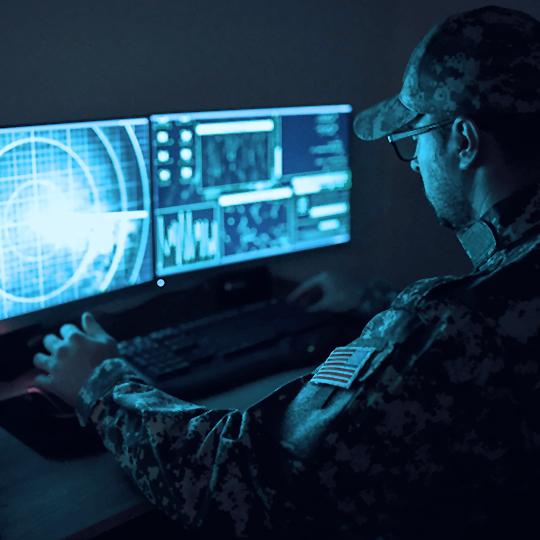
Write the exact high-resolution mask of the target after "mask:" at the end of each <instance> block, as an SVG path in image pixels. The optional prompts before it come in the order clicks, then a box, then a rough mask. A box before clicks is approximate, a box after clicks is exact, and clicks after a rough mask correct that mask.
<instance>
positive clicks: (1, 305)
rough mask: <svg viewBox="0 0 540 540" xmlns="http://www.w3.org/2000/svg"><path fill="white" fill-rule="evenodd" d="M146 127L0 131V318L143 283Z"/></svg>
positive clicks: (147, 218) (140, 122)
mask: <svg viewBox="0 0 540 540" xmlns="http://www.w3.org/2000/svg"><path fill="white" fill-rule="evenodd" d="M150 223H151V215H150V181H149V169H148V121H147V120H146V119H132V120H121V121H105V122H84V123H76V124H57V125H50V126H36V127H21V128H10V129H1V130H0V236H1V245H0V318H1V319H4V318H8V317H13V316H16V315H21V314H24V313H29V312H32V311H35V310H38V309H43V308H45V307H50V306H54V305H57V304H61V303H65V302H69V301H72V300H76V299H79V298H85V297H88V296H91V295H94V294H98V293H102V292H106V291H111V290H115V289H119V288H122V287H126V286H128V285H134V284H137V283H141V282H145V281H150V280H151V279H152V259H151V257H152V246H151V234H150V230H151V226H150Z"/></svg>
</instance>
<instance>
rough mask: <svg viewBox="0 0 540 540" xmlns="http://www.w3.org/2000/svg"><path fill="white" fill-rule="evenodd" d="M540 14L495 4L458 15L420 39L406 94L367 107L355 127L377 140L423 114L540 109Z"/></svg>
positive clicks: (403, 90)
mask: <svg viewBox="0 0 540 540" xmlns="http://www.w3.org/2000/svg"><path fill="white" fill-rule="evenodd" d="M539 81H540V22H538V21H537V20H536V19H534V18H533V17H531V16H529V15H527V14H525V13H523V12H520V11H516V10H512V9H506V8H501V7H495V6H488V7H484V8H480V9H476V10H473V11H467V12H464V13H459V14H457V15H454V16H451V17H449V18H448V19H446V20H445V21H444V22H442V23H441V24H439V25H437V26H435V27H434V28H433V29H432V30H431V31H430V32H429V33H428V34H427V35H426V36H424V38H423V39H422V40H421V41H420V43H419V44H418V45H417V46H416V48H415V49H414V51H413V53H412V54H411V57H410V59H409V63H408V65H407V68H406V70H405V74H404V76H403V86H402V88H401V91H400V93H399V96H398V97H396V98H392V99H390V100H386V101H383V102H381V103H379V104H378V105H376V106H374V107H371V108H369V109H367V110H366V111H363V112H361V113H360V114H359V115H358V116H357V117H356V119H355V131H356V133H357V135H358V136H359V137H360V138H362V139H365V140H373V139H378V138H380V137H383V136H384V135H388V134H389V133H392V132H395V131H398V130H400V129H401V128H403V127H404V126H405V125H406V124H407V123H408V122H410V121H411V120H412V119H413V118H414V117H415V116H417V115H418V114H436V115H437V116H438V117H439V118H448V117H450V116H452V115H453V114H456V113H462V114H467V113H469V114H475V113H480V112H481V113H490V112H491V113H498V114H510V115H513V114H531V113H539V112H540V84H539Z"/></svg>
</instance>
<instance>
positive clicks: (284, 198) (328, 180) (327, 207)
mask: <svg viewBox="0 0 540 540" xmlns="http://www.w3.org/2000/svg"><path fill="white" fill-rule="evenodd" d="M350 113H351V107H350V106H349V105H328V106H315V107H287V108H278V109H253V110H239V111H218V112H200V113H178V114H164V115H154V116H152V117H151V118H150V121H151V148H152V158H153V159H152V161H153V176H154V187H153V195H154V224H155V227H154V230H155V243H154V245H155V250H156V252H155V264H156V274H157V276H161V277H163V276H167V275H171V274H177V273H181V272H187V271H192V270H195V269H199V268H206V267H211V266H217V265H223V264H229V263H234V262H241V261H245V260H249V259H255V258H260V257H268V256H273V255H281V254H285V253H290V252H294V251H300V250H305V249H312V248H316V247H322V246H327V245H333V244H339V243H344V242H347V241H349V239H350V212H349V201H350V197H349V195H350V188H351V171H350V165H349V123H350Z"/></svg>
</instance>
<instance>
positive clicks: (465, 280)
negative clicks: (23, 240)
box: [35, 7, 540, 539]
mask: <svg viewBox="0 0 540 540" xmlns="http://www.w3.org/2000/svg"><path fill="white" fill-rule="evenodd" d="M539 74H540V23H539V22H538V21H536V20H535V19H533V18H531V17H529V16H527V15H525V14H523V13H520V12H516V11H513V10H508V9H502V8H497V7H487V8H483V9H479V10H474V11H471V12H466V13H462V14H458V15H456V16H454V17H450V18H449V19H447V20H446V21H445V22H443V23H442V24H441V25H439V26H437V27H435V28H434V29H433V30H432V31H431V32H430V33H429V34H428V35H427V36H426V37H425V38H424V39H423V40H422V41H421V42H420V44H419V45H418V46H417V47H416V49H415V51H414V52H413V54H412V56H411V59H410V61H409V64H408V66H407V69H406V71H405V75H404V80H403V87H402V89H401V92H400V94H399V96H396V97H395V98H392V99H390V100H387V101H385V102H382V103H380V104H379V105H376V106H375V107H373V108H371V109H369V110H367V111H365V112H363V113H361V114H360V115H359V116H358V117H357V119H356V122H355V129H356V132H357V134H358V135H359V136H360V137H361V138H364V139H376V138H379V137H383V136H385V135H386V136H389V140H390V141H391V142H392V144H393V145H394V146H395V148H396V150H397V152H398V156H399V157H400V158H401V159H404V160H406V161H409V162H410V163H411V166H412V168H413V169H414V170H415V171H417V172H419V173H420V174H421V176H422V180H423V182H424V187H425V192H426V196H427V198H428V200H429V202H430V203H431V205H432V206H433V208H434V210H435V212H436V214H437V216H438V218H439V220H440V221H441V223H443V224H444V225H446V226H449V227H451V228H453V229H455V230H456V232H457V234H458V237H459V239H460V241H461V242H462V244H463V246H464V248H465V250H466V251H467V253H468V254H469V256H470V258H471V261H472V263H473V266H474V270H473V271H472V272H471V273H470V274H469V275H467V276H464V277H451V276H449V277H442V278H435V279H430V280H422V281H420V282H417V283H414V284H413V285H411V286H410V287H408V288H407V289H406V290H404V291H403V292H402V293H401V294H400V295H399V296H398V297H397V298H396V300H395V301H394V302H393V303H392V306H391V307H390V309H388V310H386V311H384V312H382V313H380V314H379V315H377V316H376V317H374V318H373V319H372V320H371V321H370V322H369V323H368V324H367V326H366V328H365V329H364V331H363V332H362V334H361V336H360V337H359V338H358V339H356V340H355V341H354V342H353V343H352V344H351V345H350V346H349V347H347V348H340V349H338V350H337V351H336V353H335V354H333V355H332V356H331V357H330V358H329V360H327V361H326V362H325V363H324V364H323V365H322V366H320V368H319V369H318V370H317V371H316V372H315V374H309V375H306V376H305V377H303V378H301V379H298V380H296V381H293V382H291V383H289V384H288V385H286V386H284V387H283V388H281V389H279V390H277V391H276V392H275V393H274V394H272V395H270V396H269V397H267V398H266V399H264V400H263V401H262V402H260V403H258V404H256V405H254V406H253V407H251V408H250V409H249V410H247V411H246V412H240V411H220V410H209V409H206V408H205V407H201V406H197V405H193V404H191V403H187V402H184V401H181V400H178V399H175V398H172V397H170V396H168V395H166V394H163V393H161V392H160V391H158V390H156V389H154V388H153V387H151V386H149V385H148V384H146V383H145V381H144V379H143V378H142V377H141V376H140V375H139V374H138V373H137V372H136V371H134V369H133V368H132V367H131V366H130V365H129V364H128V363H126V362H125V361H123V360H122V359H115V358H114V357H115V356H116V354H117V349H116V344H115V341H114V339H112V338H111V337H110V336H108V335H107V334H106V333H105V331H104V330H103V329H102V328H101V327H100V326H99V325H98V324H97V322H96V321H95V320H94V319H93V317H92V316H91V315H90V314H88V313H86V314H84V315H83V318H82V330H80V329H78V328H76V327H75V326H73V325H65V326H63V327H62V328H61V329H60V337H58V336H53V335H49V336H47V337H46V338H45V340H44V345H45V348H46V349H47V351H48V354H38V355H36V357H35V365H36V366H37V367H38V368H41V369H43V370H44V371H45V372H46V374H44V375H42V376H40V377H39V378H38V379H37V382H38V384H39V385H41V386H42V387H43V388H44V389H46V390H49V391H51V392H54V393H55V394H57V395H59V396H60V397H62V398H63V399H64V400H65V401H67V402H68V403H71V404H73V405H74V406H75V407H76V410H77V413H78V415H79V417H80V420H81V422H83V423H93V424H94V425H95V426H96V428H97V430H98V432H99V434H100V435H101V437H102V438H103V440H104V442H105V445H106V446H107V448H108V449H109V450H110V451H111V452H113V453H114V454H115V456H116V457H117V459H118V461H119V462H120V464H121V466H122V467H123V468H124V469H125V470H126V471H127V472H128V473H129V474H130V475H131V476H132V477H133V479H134V481H135V482H136V483H137V485H138V486H139V487H140V489H141V490H142V491H143V493H144V494H145V495H146V496H147V497H148V499H149V500H150V501H151V502H153V503H154V504H155V505H157V506H158V507H159V508H161V509H162V510H163V511H164V512H166V513H167V514H168V515H169V516H171V517H172V518H174V519H177V520H178V521H179V522H180V523H181V524H182V526H184V527H186V528H189V527H192V528H197V527H203V530H205V529H204V527H207V528H208V527H214V529H213V530H215V531H220V532H223V533H226V532H230V533H232V534H235V535H237V536H250V537H252V538H259V537H261V536H262V535H263V534H264V533H267V532H269V533H271V534H273V537H274V538H277V537H278V536H284V535H286V536H291V537H295V538H315V537H324V538H337V537H341V536H347V535H350V536H354V537H355V538H384V539H388V538H415V539H416V538H431V539H433V538H437V539H440V538H452V539H454V538H465V537H467V538H468V537H480V538H485V537H486V535H487V531H490V532H491V533H492V534H493V535H494V536H497V534H501V535H502V534H507V535H510V534H511V535H512V537H523V536H524V535H525V532H526V531H527V529H526V527H527V526H534V527H535V529H534V530H532V531H531V532H532V536H533V537H537V536H538V535H540V524H535V523H534V518H535V516H536V512H537V507H538V498H535V493H536V492H537V490H538V487H539V485H540V482H539V481H540V392H539V390H538V388H540V365H539V362H540V354H539V353H540V280H539V279H538V278H539V275H540V274H539V272H538V271H539V269H540V250H539V248H538V246H539V243H540V183H539V175H540V172H539V171H538V168H537V165H538V163H539V159H538V157H537V156H538V154H539V148H540V147H538V146H536V142H535V143H534V144H532V143H531V142H530V139H531V137H532V136H534V140H535V141H538V136H537V129H538V126H540V124H535V122H536V121H537V119H538V114H539V113H540V84H539V83H540V76H539ZM531 126H532V127H534V129H531ZM521 129H523V130H525V136H524V135H523V132H522V131H520V130H521ZM507 130H512V131H511V132H510V133H507ZM516 141H517V142H516ZM411 142H412V143H413V144H411V145H410V147H409V148H407V147H406V146H405V147H404V146H402V145H403V144H406V143H411ZM414 143H416V144H414Z"/></svg>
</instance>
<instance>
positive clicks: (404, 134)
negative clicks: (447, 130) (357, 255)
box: [387, 120, 454, 163]
mask: <svg viewBox="0 0 540 540" xmlns="http://www.w3.org/2000/svg"><path fill="white" fill-rule="evenodd" d="M453 121H454V120H443V121H442V122H437V123H435V124H428V125H427V126H422V127H419V128H415V129H409V130H407V131H398V132H397V133H392V134H391V135H388V136H387V139H388V142H389V143H390V144H391V145H392V146H393V148H394V150H395V152H396V155H397V157H398V158H399V159H401V161H406V162H408V163H410V162H411V161H412V160H413V159H414V158H415V157H416V138H414V139H413V138H412V137H417V136H418V135H422V134H423V133H427V132H428V131H433V130H434V129H437V128H440V127H443V126H447V125H448V124H451V123H452V122H453Z"/></svg>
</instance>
